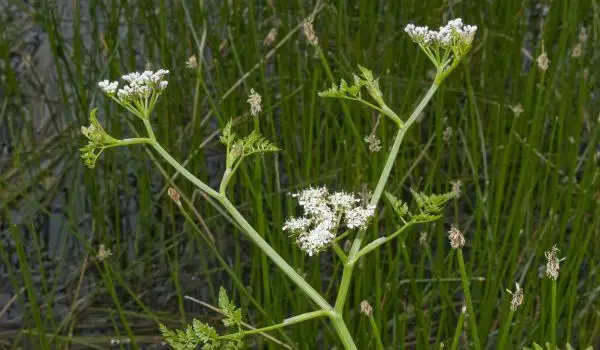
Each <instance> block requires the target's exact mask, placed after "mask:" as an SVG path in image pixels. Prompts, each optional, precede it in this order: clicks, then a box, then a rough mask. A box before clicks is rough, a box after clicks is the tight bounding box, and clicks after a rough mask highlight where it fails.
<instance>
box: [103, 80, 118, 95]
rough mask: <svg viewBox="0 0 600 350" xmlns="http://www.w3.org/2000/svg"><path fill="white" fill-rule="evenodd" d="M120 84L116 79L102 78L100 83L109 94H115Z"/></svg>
mask: <svg viewBox="0 0 600 350" xmlns="http://www.w3.org/2000/svg"><path fill="white" fill-rule="evenodd" d="M118 86H119V83H118V82H116V81H113V82H110V81H108V80H102V81H101V82H99V83H98V87H99V88H100V89H102V91H104V93H105V94H107V95H113V94H114V93H115V92H117V87H118Z"/></svg>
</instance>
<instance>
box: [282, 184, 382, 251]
mask: <svg viewBox="0 0 600 350" xmlns="http://www.w3.org/2000/svg"><path fill="white" fill-rule="evenodd" d="M292 196H293V197H295V198H298V204H300V205H301V206H302V208H303V209H304V216H303V217H299V218H290V219H288V220H287V221H286V222H285V224H284V225H283V230H284V231H290V232H291V233H292V234H294V235H296V236H297V240H296V243H298V245H299V246H300V249H302V250H304V251H305V252H306V253H307V254H308V255H310V256H313V255H314V254H317V253H319V252H320V251H322V250H323V249H324V248H325V247H326V246H327V245H329V244H330V243H331V242H332V241H333V239H334V238H335V235H336V230H337V227H338V225H339V223H340V220H341V219H342V217H343V218H344V222H345V224H346V226H347V227H348V228H350V229H354V228H365V227H366V225H367V222H368V220H369V218H370V217H372V216H373V215H374V214H375V206H371V205H369V206H364V205H361V204H360V199H358V198H357V197H356V196H355V195H353V194H351V193H346V192H343V191H342V192H334V193H329V191H328V190H327V188H325V187H316V188H313V187H310V188H308V189H306V190H304V191H302V192H299V193H296V194H293V195H292Z"/></svg>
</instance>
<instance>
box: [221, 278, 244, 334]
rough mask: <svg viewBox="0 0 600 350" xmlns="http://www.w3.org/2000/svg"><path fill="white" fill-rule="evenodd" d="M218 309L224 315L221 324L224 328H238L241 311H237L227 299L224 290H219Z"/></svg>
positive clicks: (240, 320)
mask: <svg viewBox="0 0 600 350" xmlns="http://www.w3.org/2000/svg"><path fill="white" fill-rule="evenodd" d="M219 308H220V309H221V311H222V312H223V315H225V318H224V319H223V324H224V325H225V326H226V327H231V326H238V327H239V326H240V325H241V324H242V310H240V309H238V308H237V307H236V306H235V304H234V303H233V302H232V301H231V300H229V297H227V292H226V291H225V288H223V287H221V289H219Z"/></svg>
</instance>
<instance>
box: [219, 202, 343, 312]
mask: <svg viewBox="0 0 600 350" xmlns="http://www.w3.org/2000/svg"><path fill="white" fill-rule="evenodd" d="M215 198H217V200H218V201H219V202H220V203H221V204H222V205H223V207H224V208H225V210H227V212H228V213H229V214H231V217H232V218H233V219H234V220H235V221H236V222H237V223H238V224H239V225H240V226H241V227H242V229H243V230H244V232H245V233H246V234H247V235H248V237H249V238H250V239H251V240H252V241H253V242H254V244H256V245H257V246H258V247H259V248H260V250H262V251H263V252H264V253H265V254H266V255H267V256H268V257H269V258H271V260H272V261H273V262H274V263H275V265H277V267H279V269H281V271H283V273H285V274H286V275H287V276H288V277H289V278H290V279H291V280H292V281H293V282H294V283H295V284H296V285H297V286H298V287H299V288H300V289H302V291H303V292H304V293H305V294H306V295H308V297H309V298H310V299H312V300H313V301H314V302H315V303H316V304H317V305H319V307H320V308H321V309H322V310H326V311H331V309H332V308H331V305H329V303H328V302H327V300H325V299H324V298H323V297H322V296H321V294H319V292H317V291H316V290H315V289H314V288H313V287H312V286H311V285H310V284H308V282H306V281H305V280H304V278H302V276H300V275H299V274H298V273H297V272H296V270H294V268H293V267H291V266H290V265H289V264H288V263H287V262H286V261H285V260H283V258H282V257H281V255H279V254H278V253H277V252H276V251H275V250H274V249H273V248H271V246H270V245H269V243H267V241H265V240H264V239H263V238H262V237H261V236H260V234H258V232H256V230H255V229H254V228H253V227H252V225H250V223H248V221H246V219H245V218H244V217H243V216H242V214H240V212H239V211H238V210H237V209H236V208H235V206H234V205H233V204H232V203H231V202H230V201H229V199H227V198H226V197H224V196H221V195H217V197H215Z"/></svg>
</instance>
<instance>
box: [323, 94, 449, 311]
mask: <svg viewBox="0 0 600 350" xmlns="http://www.w3.org/2000/svg"><path fill="white" fill-rule="evenodd" d="M438 87H439V84H437V83H435V82H434V83H433V84H431V87H430V88H429V90H428V91H427V93H426V94H425V96H424V97H423V99H421V102H419V105H418V106H417V108H415V110H414V111H413V113H412V114H411V116H410V117H409V118H408V120H407V121H406V123H405V124H404V126H403V127H401V128H400V130H398V134H397V135H396V139H395V140H394V145H393V146H392V149H391V151H390V154H389V156H388V158H387V161H386V163H385V166H384V168H383V172H382V173H381V176H380V177H379V182H378V183H377V187H376V188H375V192H374V193H373V196H372V197H371V201H370V204H371V205H377V203H378V202H379V199H380V198H381V195H382V193H383V189H384V188H385V185H386V184H387V181H388V178H389V176H390V172H391V171H392V167H393V166H394V163H395V162H396V157H397V156H398V151H399V150H400V145H401V144H402V140H403V139H404V135H405V134H406V131H407V130H408V129H409V128H410V126H411V125H412V124H413V123H414V122H415V120H417V118H418V117H419V115H420V114H421V112H423V109H425V106H426V105H427V103H429V101H430V100H431V98H432V97H433V95H434V94H435V92H436V90H437V89H438ZM365 234H366V231H365V230H361V231H360V232H358V234H357V235H356V238H355V239H354V242H353V243H352V248H351V249H350V254H349V255H348V261H347V262H346V264H345V265H344V272H343V273H342V282H341V284H340V289H339V292H338V295H337V298H336V300H335V306H334V309H335V311H336V312H337V313H340V314H341V313H342V311H343V309H344V304H345V303H346V298H347V296H348V289H349V287H350V281H351V279H352V273H353V272H354V262H355V261H356V256H357V254H358V252H359V251H360V247H361V245H362V241H363V240H364V238H365Z"/></svg>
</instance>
